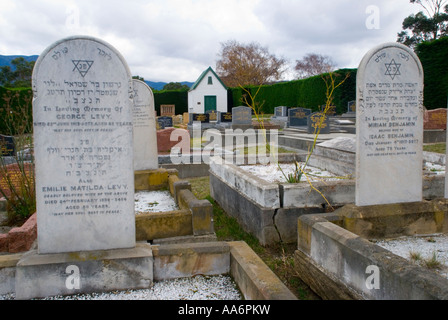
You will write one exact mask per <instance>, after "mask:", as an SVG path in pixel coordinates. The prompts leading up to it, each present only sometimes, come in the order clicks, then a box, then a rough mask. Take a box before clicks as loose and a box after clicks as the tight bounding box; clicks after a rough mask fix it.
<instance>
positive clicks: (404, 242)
mask: <svg viewBox="0 0 448 320" xmlns="http://www.w3.org/2000/svg"><path fill="white" fill-rule="evenodd" d="M372 242H373V243H375V244H376V245H378V246H380V247H382V248H384V249H386V250H388V251H390V252H392V253H393V254H395V255H397V256H400V257H402V258H405V259H408V260H410V255H411V253H419V254H420V255H421V257H422V259H431V258H432V257H433V255H435V257H436V258H437V261H439V262H440V263H441V264H442V267H443V268H442V269H441V270H435V271H438V273H439V274H440V275H442V276H444V277H446V278H448V235H447V234H434V235H421V236H403V237H399V238H396V239H386V240H372Z"/></svg>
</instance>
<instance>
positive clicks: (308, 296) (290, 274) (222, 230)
mask: <svg viewBox="0 0 448 320" xmlns="http://www.w3.org/2000/svg"><path fill="white" fill-rule="evenodd" d="M445 149H446V143H431V144H425V145H424V147H423V150H424V151H429V152H436V153H440V154H445ZM280 151H281V152H286V151H287V150H282V149H281V150H280ZM245 152H248V150H245ZM288 152H291V151H288ZM186 180H187V181H188V182H190V184H191V187H192V192H193V194H194V195H195V196H196V198H197V199H199V200H202V199H206V200H208V201H209V202H211V203H212V205H213V213H214V224H215V226H214V227H215V232H216V236H217V238H218V240H219V241H239V240H241V241H245V242H246V243H247V244H248V245H249V246H250V247H251V248H252V249H253V250H254V252H255V253H256V254H257V255H258V256H259V257H260V258H261V259H262V260H263V261H264V262H265V263H266V265H267V266H268V267H269V268H271V270H273V271H274V273H275V274H276V275H277V276H278V277H279V278H280V279H281V281H282V282H283V283H284V284H285V285H286V286H287V287H288V289H290V290H291V292H292V293H293V294H294V295H296V297H297V298H299V299H301V300H316V299H320V297H319V296H317V295H316V294H315V293H314V292H313V291H312V290H311V289H310V288H309V287H308V285H307V284H305V283H304V282H303V281H302V280H301V279H300V278H299V276H298V274H297V270H296V268H295V267H294V252H295V250H296V249H297V245H296V244H295V243H294V244H291V243H288V244H286V243H276V244H272V245H269V246H262V245H260V243H259V241H258V239H256V237H254V236H253V235H251V234H250V233H247V232H246V231H244V230H243V228H242V227H241V226H240V225H239V224H238V222H237V221H236V219H235V218H232V217H230V216H228V215H227V214H226V213H225V212H224V210H223V209H222V208H221V207H220V206H219V205H218V204H217V203H216V202H215V200H214V199H213V198H212V197H211V196H210V178H209V176H203V177H195V178H189V179H186ZM5 209H6V208H1V207H0V233H7V232H8V231H9V230H10V229H12V228H13V227H15V226H20V225H21V223H23V221H15V222H14V223H12V224H8V219H7V214H6V211H5Z"/></svg>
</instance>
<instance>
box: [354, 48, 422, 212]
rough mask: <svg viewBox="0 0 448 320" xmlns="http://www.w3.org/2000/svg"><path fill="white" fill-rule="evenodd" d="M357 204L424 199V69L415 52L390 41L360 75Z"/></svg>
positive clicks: (372, 55)
mask: <svg viewBox="0 0 448 320" xmlns="http://www.w3.org/2000/svg"><path fill="white" fill-rule="evenodd" d="M356 90H357V92H356V94H357V97H356V99H357V102H356V106H357V110H356V133H357V135H356V137H357V148H356V150H357V151H356V205H358V206H366V205H375V204H387V203H400V202H414V201H415V202H417V201H422V159H423V154H422V144H423V68H422V65H421V63H420V61H419V59H418V57H417V56H416V55H415V54H414V52H413V51H412V50H410V49H409V48H408V47H406V46H404V45H401V44H399V43H386V44H383V45H380V46H377V47H375V48H373V49H372V50H370V51H369V52H368V53H367V54H366V55H365V56H364V58H363V59H362V61H361V63H360V65H359V68H358V73H357V79H356Z"/></svg>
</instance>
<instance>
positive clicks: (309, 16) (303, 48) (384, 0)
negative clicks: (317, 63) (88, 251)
mask: <svg viewBox="0 0 448 320" xmlns="http://www.w3.org/2000/svg"><path fill="white" fill-rule="evenodd" d="M420 10H421V8H420V7H419V6H418V5H415V4H414V5H413V4H410V3H409V0H318V1H311V0H126V1H123V0H107V1H103V0H96V1H91V0H89V1H88V0H0V54H1V55H39V54H40V53H41V52H42V51H44V50H45V48H47V47H48V46H49V45H51V44H52V43H53V42H55V41H57V40H60V39H62V38H65V37H68V36H72V35H89V36H93V37H97V38H101V39H103V40H105V41H107V42H109V43H110V44H111V45H112V46H113V47H115V48H116V49H117V50H118V51H119V52H120V53H121V54H122V55H123V56H124V57H125V59H126V61H127V62H128V64H129V68H130V69H131V72H132V74H133V75H139V76H141V77H143V78H145V80H151V81H163V82H181V81H191V82H194V81H196V79H197V78H198V77H199V76H200V74H201V73H202V71H204V70H205V69H206V68H208V67H209V66H211V67H212V68H215V66H216V61H217V59H218V53H219V51H220V49H221V43H223V42H226V41H228V40H236V41H238V42H240V43H250V42H257V43H259V44H260V45H262V46H263V47H267V48H268V50H269V52H270V53H273V54H275V55H276V56H278V57H282V58H285V59H286V60H287V61H288V62H289V63H290V66H291V67H290V70H291V71H292V70H293V66H294V64H295V61H296V60H299V59H302V58H303V57H304V56H305V55H306V54H307V53H311V52H313V53H318V54H322V55H328V56H330V57H331V58H332V59H333V61H334V62H335V63H336V64H337V66H338V68H356V67H358V64H359V62H360V61H361V59H362V57H363V55H364V54H365V53H366V52H367V51H368V50H369V49H370V48H372V47H374V46H376V45H378V44H380V43H383V42H390V41H392V42H395V41H396V39H397V33H398V32H400V31H401V29H402V28H401V24H402V22H403V19H404V18H405V17H407V16H408V15H410V14H412V13H417V12H418V11H420ZM293 76H294V75H293V73H292V72H290V73H289V74H287V75H286V76H285V80H290V79H293Z"/></svg>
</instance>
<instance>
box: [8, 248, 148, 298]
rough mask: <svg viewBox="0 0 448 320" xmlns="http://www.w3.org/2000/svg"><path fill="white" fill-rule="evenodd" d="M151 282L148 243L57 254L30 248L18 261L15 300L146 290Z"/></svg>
mask: <svg viewBox="0 0 448 320" xmlns="http://www.w3.org/2000/svg"><path fill="white" fill-rule="evenodd" d="M74 270H75V271H74ZM77 279H79V282H77ZM77 283H79V286H77ZM152 284H153V255H152V249H151V246H150V245H149V244H146V243H138V244H137V245H136V247H135V248H130V249H114V250H98V251H83V252H70V253H56V254H38V253H37V251H36V250H32V251H29V252H28V253H26V254H24V255H23V256H22V258H21V259H20V260H19V262H18V263H17V269H16V284H15V288H16V299H19V300H23V299H32V298H43V297H49V296H55V295H72V294H80V293H91V292H108V291H115V290H130V289H147V288H150V287H151V286H152Z"/></svg>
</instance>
